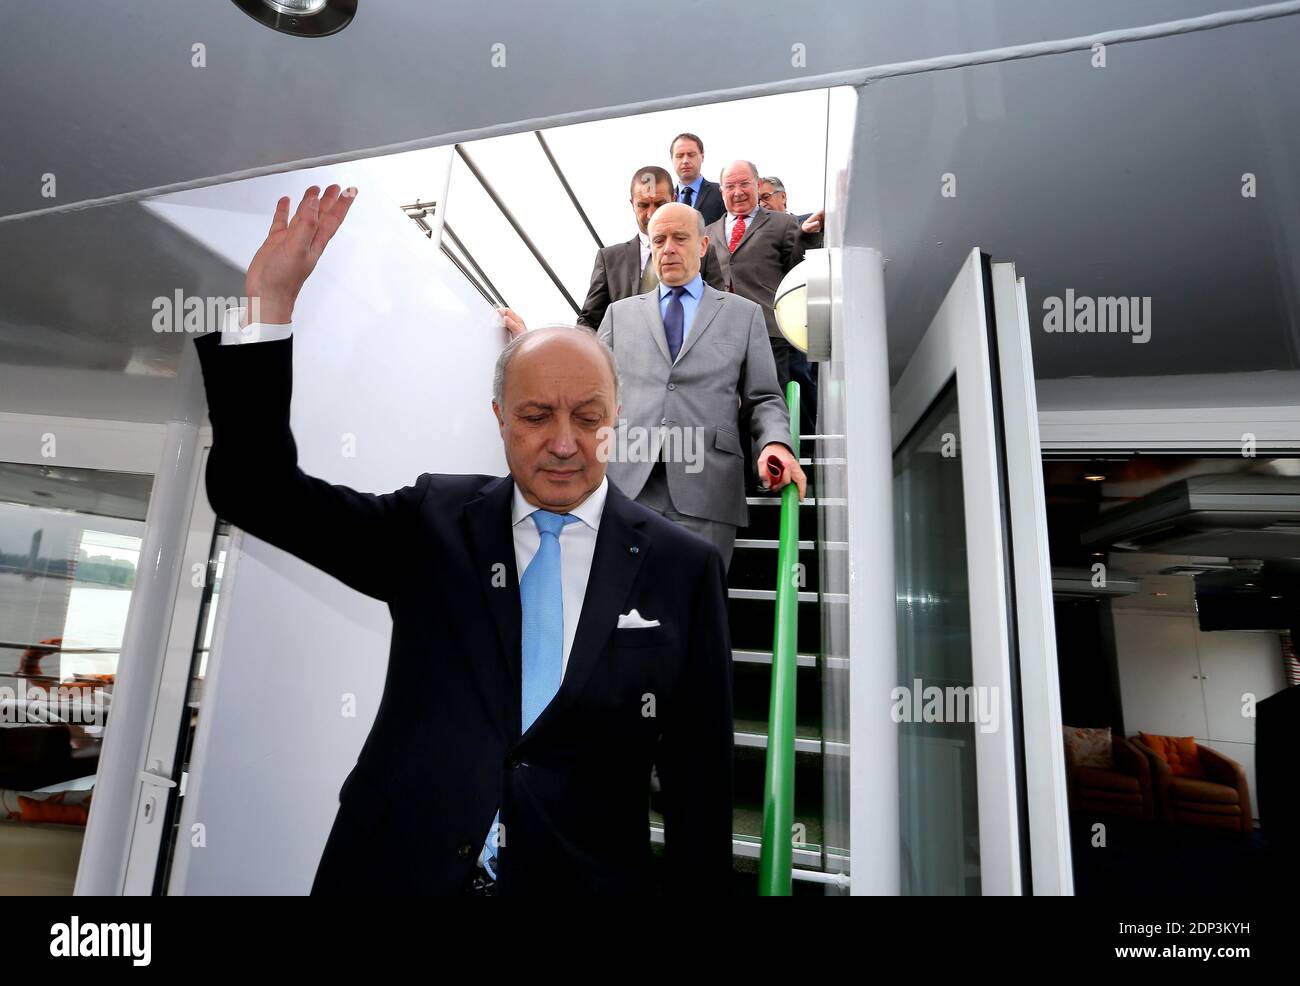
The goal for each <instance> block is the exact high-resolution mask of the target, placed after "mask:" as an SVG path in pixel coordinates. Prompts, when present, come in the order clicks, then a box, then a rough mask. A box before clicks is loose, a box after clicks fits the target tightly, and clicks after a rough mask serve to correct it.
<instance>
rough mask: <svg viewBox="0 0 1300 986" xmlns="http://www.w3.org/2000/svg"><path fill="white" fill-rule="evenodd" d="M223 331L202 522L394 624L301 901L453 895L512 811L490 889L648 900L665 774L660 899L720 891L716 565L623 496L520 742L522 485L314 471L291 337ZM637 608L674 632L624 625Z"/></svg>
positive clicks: (719, 597) (723, 776)
mask: <svg viewBox="0 0 1300 986" xmlns="http://www.w3.org/2000/svg"><path fill="white" fill-rule="evenodd" d="M218 335H219V333H215V332H214V333H210V334H208V335H205V336H201V337H199V338H197V339H196V340H195V345H196V346H197V348H198V351H199V358H200V363H201V367H202V371H203V379H204V385H205V387H206V388H207V395H208V408H209V415H210V417H211V420H212V429H213V445H212V450H211V452H210V454H209V458H208V467H207V476H206V487H207V493H208V499H209V500H210V501H211V504H212V507H213V509H214V510H215V511H216V512H217V513H218V514H219V515H220V516H222V517H224V518H226V519H227V520H228V521H229V522H230V523H232V524H234V525H236V526H238V527H240V528H242V529H243V530H245V531H247V532H248V533H250V534H252V535H255V536H256V537H259V538H261V539H263V540H264V541H268V542H270V543H271V544H273V545H276V546H277V547H279V548H282V549H284V550H285V551H288V552H289V553H290V554H293V555H295V556H296V557H298V558H301V559H302V560H303V561H305V562H307V563H308V564H309V565H314V566H315V567H317V568H319V569H321V570H322V571H325V572H328V573H329V574H330V575H332V576H334V577H335V578H337V579H339V580H340V581H342V582H344V583H345V584H347V585H349V586H351V587H352V588H353V589H356V590H357V591H358V592H362V593H365V594H366V595H368V596H372V597H374V598H376V599H381V600H383V601H384V602H386V603H387V604H388V608H389V612H390V613H391V614H392V618H393V634H392V644H391V649H390V651H389V658H388V674H387V679H386V681H385V684H384V692H383V697H382V699H381V701H380V706H379V711H378V714H377V715H376V717H375V722H374V725H373V727H372V728H371V730H370V734H369V736H367V738H366V741H365V744H364V746H363V747H362V750H361V753H360V756H359V757H358V758H357V764H356V766H355V767H354V768H353V770H352V771H351V773H349V774H348V776H347V779H346V780H345V781H344V783H343V786H342V789H341V790H340V792H339V810H338V814H337V816H336V817H335V820H334V827H333V829H332V830H331V832H330V836H329V841H328V843H327V844H326V846H325V850H324V853H323V854H322V856H321V861H320V865H319V867H318V869H317V872H316V879H315V883H314V884H313V887H312V892H313V893H316V894H352V895H357V894H366V893H369V894H376V893H379V894H444V895H445V894H455V893H457V892H458V891H459V889H460V888H461V886H462V885H463V883H464V881H465V880H466V878H467V876H468V875H469V874H470V872H471V871H472V870H473V869H474V867H475V861H476V859H477V857H478V854H479V851H480V849H481V848H482V845H483V840H484V837H485V836H486V835H487V833H488V830H489V828H490V827H491V825H492V820H493V817H494V814H495V812H496V811H497V809H498V807H500V810H501V822H502V825H503V827H504V840H503V841H504V844H503V845H502V846H501V847H500V849H499V856H498V862H499V868H498V876H499V886H498V890H499V892H500V893H501V894H503V895H509V894H538V895H541V894H545V895H548V896H552V895H556V894H565V893H578V894H623V893H644V892H646V891H647V890H649V889H651V850H650V833H649V822H648V817H649V812H648V799H649V779H650V772H651V766H652V764H654V765H657V769H658V774H659V780H660V784H661V797H662V807H663V813H664V830H665V832H664V838H665V852H666V860H665V866H666V870H665V889H666V890H668V891H669V892H670V893H675V892H681V893H687V892H689V893H691V894H697V893H701V892H707V893H722V894H725V893H728V892H729V889H730V879H731V791H732V739H733V732H732V731H733V729H734V726H733V722H732V699H731V649H730V638H729V632H728V627H727V610H726V584H725V583H726V575H725V573H724V571H723V566H722V559H721V557H720V556H719V555H718V552H717V550H716V549H715V548H714V547H713V546H712V545H711V544H708V543H707V542H705V541H704V540H702V539H701V538H698V537H696V536H695V535H693V534H690V533H688V532H687V531H686V530H685V529H683V528H681V527H679V526H678V525H676V524H673V523H672V522H670V521H668V520H665V519H664V518H663V517H661V516H660V515H659V514H657V513H655V512H653V511H651V510H648V509H646V508H644V507H641V506H640V505H638V504H636V503H634V502H632V501H631V500H629V499H627V497H625V496H623V495H622V494H621V493H620V492H619V491H618V489H617V488H615V487H614V486H613V484H610V487H609V492H608V496H607V499H606V501H605V507H604V512H603V514H602V517H601V521H600V530H599V534H598V536H597V540H596V548H595V557H594V558H593V560H592V567H591V575H590V581H589V583H588V588H587V595H586V599H585V601H584V603H583V609H582V616H581V620H580V622H579V624H578V629H577V635H576V637H575V639H574V642H573V646H572V650H571V652H570V655H569V663H568V667H567V669H566V672H565V674H564V678H563V681H562V684H561V686H560V690H559V692H558V693H557V694H556V697H555V699H554V700H553V701H552V702H551V704H550V705H549V706H547V708H546V709H545V710H544V711H543V712H542V714H541V716H539V717H538V719H537V721H536V722H535V723H534V724H533V725H532V726H531V727H530V728H529V729H528V731H527V732H526V733H525V734H523V735H522V736H521V735H520V718H521V714H520V701H521V699H520V685H521V679H520V661H521V657H520V648H521V632H522V631H521V616H520V603H519V577H518V573H517V572H516V571H515V554H514V541H513V535H512V531H511V499H512V493H513V488H514V483H513V481H512V480H511V479H510V477H508V476H506V477H493V476H460V475H436V474H431V473H424V474H422V475H421V476H420V477H419V478H418V479H417V480H416V481H415V483H414V484H413V485H410V486H406V487H404V488H402V489H400V490H397V491H395V492H392V493H385V494H382V495H377V494H374V493H362V492H358V491H356V490H353V489H350V488H348V487H346V486H342V485H331V484H330V483H328V482H325V481H324V480H322V479H318V478H316V477H313V476H309V475H307V474H305V473H304V472H303V471H302V470H301V469H300V468H299V467H298V465H297V447H296V445H295V443H294V438H293V435H292V433H291V431H290V429H289V404H290V392H291V387H292V365H293V339H292V338H290V339H285V340H282V341H275V342H259V343H245V344H242V345H234V346H231V345H227V346H221V345H219V339H218ZM502 565H503V566H504V569H505V572H506V584H505V585H504V586H494V585H493V578H494V570H495V572H497V573H499V572H500V571H501V569H500V567H499V566H502ZM633 608H635V609H636V610H638V612H639V613H640V614H641V616H642V617H644V618H645V619H647V620H651V619H658V620H659V621H660V624H661V625H660V626H658V627H653V628H649V629H633V628H622V629H618V628H617V623H618V616H619V614H620V613H627V612H629V611H630V610H632V609H633ZM286 618H287V619H290V620H291V619H292V616H291V615H290V616H287V617H286ZM231 659H237V655H231ZM647 709H650V711H651V712H652V713H653V714H647ZM290 740H291V737H290V736H289V735H288V734H286V736H285V741H286V742H289V741H290Z"/></svg>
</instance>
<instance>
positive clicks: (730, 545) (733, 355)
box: [498, 202, 807, 565]
mask: <svg viewBox="0 0 1300 986" xmlns="http://www.w3.org/2000/svg"><path fill="white" fill-rule="evenodd" d="M650 242H651V245H652V248H653V250H654V255H653V256H654V262H655V265H656V269H657V270H658V272H659V288H658V290H655V291H651V292H649V293H648V294H639V295H634V296H632V297H630V298H624V299H623V300H622V301H616V302H614V303H613V304H612V305H610V306H609V307H608V308H607V309H606V310H605V317H604V319H603V320H602V321H601V324H600V329H599V330H598V332H597V336H598V337H599V338H600V339H601V341H603V342H605V343H606V344H607V345H609V347H610V348H611V349H613V351H614V355H615V357H616V359H617V362H618V368H619V381H620V394H621V398H622V404H621V406H620V410H619V414H618V425H617V427H616V429H615V430H614V432H613V434H611V435H610V436H609V437H608V441H607V443H606V454H605V458H606V461H607V463H608V470H607V475H608V476H609V479H610V481H611V482H612V483H614V485H615V486H617V487H618V488H619V490H620V491H621V492H622V493H624V494H625V495H627V496H628V497H631V498H632V499H634V500H636V501H637V502H638V503H640V504H642V505H643V506H646V507H649V508H651V509H652V510H656V511H658V512H659V513H661V514H663V515H664V516H665V517H667V518H668V519H669V520H674V521H676V522H677V523H679V524H681V525H682V526H683V527H685V528H686V529H687V530H690V531H693V532H695V533H696V534H698V535H700V536H701V537H703V538H705V539H706V540H709V541H711V542H713V544H714V545H716V546H717V548H718V551H719V552H720V553H721V555H722V558H723V561H724V562H725V563H726V564H728V565H730V563H731V555H732V550H733V549H734V548H735V543H736V529H737V528H738V527H743V526H745V525H746V524H748V523H749V510H748V507H747V505H746V503H745V482H744V469H745V452H744V448H743V446H742V444H741V443H742V442H743V441H744V439H743V438H742V436H741V422H742V421H745V422H747V430H748V432H749V438H750V441H751V443H752V448H754V449H757V450H758V454H757V455H756V456H755V460H756V462H755V467H756V470H757V471H758V475H759V477H760V478H761V480H762V485H764V486H767V487H769V488H770V489H772V490H779V489H781V488H782V487H784V486H785V485H786V484H787V483H790V482H793V483H794V484H795V485H796V486H797V487H798V489H799V497H800V499H802V498H803V496H804V493H805V490H806V489H807V478H806V477H805V475H804V471H803V469H802V468H800V466H799V462H798V460H797V459H796V458H795V456H794V454H793V453H792V452H791V450H790V445H791V439H790V415H789V413H788V412H787V411H786V407H785V400H784V399H783V398H782V396H781V392H780V390H779V389H778V387H777V382H776V367H775V365H774V364H773V362H772V350H771V348H770V347H769V346H768V343H767V331H766V328H765V324H764V321H763V312H762V309H761V308H759V306H758V305H756V304H754V303H753V302H751V301H748V300H746V299H744V298H740V297H737V296H736V295H735V294H731V293H729V292H725V291H718V290H716V289H715V288H711V287H709V286H708V285H706V284H705V283H704V282H703V279H702V278H701V277H700V261H701V259H702V258H703V256H704V254H705V252H706V251H707V250H708V249H709V241H708V237H707V236H706V235H705V234H704V220H703V217H702V216H701V215H700V214H699V213H698V212H696V211H695V210H694V209H692V208H690V207H689V206H686V205H684V204H681V203H675V202H674V203H669V204H668V205H665V206H663V207H662V208H661V209H659V211H658V212H656V213H655V214H654V216H653V218H652V219H651V220H650ZM498 311H499V312H500V313H501V315H502V317H503V319H504V321H505V325H506V328H507V329H509V330H510V334H511V335H512V336H518V335H519V334H520V333H522V332H524V331H526V327H525V325H524V323H523V321H522V319H520V318H519V316H518V315H516V314H515V313H514V312H513V311H511V310H510V309H508V308H501V309H498ZM769 464H771V465H772V466H774V467H776V469H777V470H779V476H778V477H777V478H776V479H775V480H772V481H771V482H769V481H768V477H769V476H770V475H771V473H770V472H769ZM774 471H775V470H774Z"/></svg>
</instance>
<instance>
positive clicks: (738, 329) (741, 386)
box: [597, 285, 792, 527]
mask: <svg viewBox="0 0 1300 986" xmlns="http://www.w3.org/2000/svg"><path fill="white" fill-rule="evenodd" d="M597 335H598V337H599V338H600V339H601V340H602V341H603V342H605V343H606V344H607V345H609V346H610V347H611V348H612V349H613V350H614V355H615V356H616V357H617V358H618V368H619V376H620V378H621V383H622V392H621V395H620V397H621V400H622V405H623V409H622V412H621V413H620V415H619V422H618V427H617V431H616V434H615V436H614V440H613V441H612V442H611V443H610V444H611V447H610V449H609V452H610V455H609V465H608V475H609V479H610V482H612V483H613V484H614V485H616V486H617V487H618V488H619V489H620V490H621V491H622V492H623V493H625V494H626V495H627V496H629V497H632V498H633V499H635V498H636V497H637V496H638V495H639V494H640V493H641V490H642V489H643V488H644V487H645V484H646V480H647V479H648V478H649V477H650V472H651V470H652V469H653V468H654V464H655V462H656V461H657V459H658V447H659V444H660V443H662V442H664V441H667V442H668V444H667V448H668V449H669V453H670V454H668V455H666V456H665V458H666V460H667V466H666V469H667V474H668V492H669V494H670V495H671V497H672V501H673V506H674V507H675V508H676V509H677V510H678V511H680V512H681V513H684V514H687V515H688V516H691V517H703V518H705V519H707V520H713V521H720V522H722V523H726V524H735V525H736V526H737V527H744V526H745V525H746V524H747V523H748V522H749V511H748V508H747V507H746V505H745V459H744V451H743V449H742V447H741V444H740V443H741V437H740V422H741V421H742V420H744V419H745V417H746V416H748V420H749V432H750V435H749V437H750V440H751V441H752V442H753V448H754V452H755V455H757V453H758V452H759V451H760V450H761V449H762V448H763V447H764V446H765V445H767V444H768V443H769V442H779V443H780V444H782V445H784V446H786V447H787V448H789V447H790V446H791V444H792V443H791V440H790V415H789V412H788V411H787V410H786V406H785V399H784V398H783V397H782V395H781V391H780V385H779V384H778V383H777V379H776V363H775V362H774V360H773V359H772V347H771V345H769V343H768V341H767V332H766V331H765V329H764V323H763V311H762V309H761V308H759V306H758V305H756V304H754V303H753V302H752V301H748V300H747V299H745V298H740V297H737V296H736V295H734V294H730V293H728V292H725V291H719V290H717V289H716V288H711V287H709V286H707V285H706V286H705V288H704V293H703V294H702V295H701V297H700V305H699V308H698V309H697V310H696V312H695V320H694V321H693V322H692V323H691V327H690V329H689V330H688V331H687V333H686V339H685V341H684V342H683V343H682V348H681V351H680V352H679V353H678V354H677V360H676V362H671V361H670V360H669V358H668V341H667V339H666V337H665V335H664V324H663V319H662V318H661V317H660V315H659V292H658V291H650V292H647V293H646V294H639V295H633V296H632V297H631V298H625V299H623V300H622V301H616V302H614V303H613V304H612V305H610V306H609V308H607V309H606V310H605V318H604V319H603V320H602V321H601V323H600V329H599V330H598V331H597ZM665 429H666V431H665ZM673 452H676V453H677V454H672V453H673Z"/></svg>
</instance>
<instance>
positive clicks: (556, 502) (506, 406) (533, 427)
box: [492, 326, 618, 513]
mask: <svg viewBox="0 0 1300 986" xmlns="http://www.w3.org/2000/svg"><path fill="white" fill-rule="evenodd" d="M492 410H493V412H494V413H495V414H496V417H497V424H498V426H499V429H500V432H501V440H502V443H503V444H504V447H505V454H506V461H507V463H509V465H510V474H511V476H512V477H513V478H514V481H515V485H516V486H518V487H519V491H520V493H522V494H523V496H524V499H525V500H527V501H528V502H529V503H530V504H532V505H533V506H537V507H541V508H543V509H545V510H551V511H554V512H556V513H565V512H567V511H569V510H571V509H572V508H573V507H576V506H577V505H578V504H580V503H582V501H583V500H585V499H586V498H587V497H588V496H589V495H590V494H591V492H592V491H593V490H594V489H596V487H598V486H599V485H600V483H601V480H603V479H604V478H605V456H604V455H603V454H601V452H602V450H601V445H602V442H603V441H604V440H606V439H607V437H608V434H609V432H610V431H611V429H612V428H613V424H614V420H615V416H616V414H617V413H618V368H617V365H616V364H615V361H614V354H613V352H611V351H610V349H609V347H608V346H606V345H604V344H603V343H601V342H600V341H599V340H597V339H596V337H595V335H593V334H592V333H591V332H589V331H588V330H586V329H580V328H575V327H573V326H554V327H549V328H544V329H537V330H535V331H532V332H525V333H524V334H523V335H521V336H519V337H518V338H517V339H514V340H513V341H512V342H511V343H510V345H508V346H506V348H505V349H503V350H502V351H501V355H500V356H499V357H498V358H497V367H496V375H495V378H494V380H493V395H492Z"/></svg>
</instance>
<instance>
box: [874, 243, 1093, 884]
mask: <svg viewBox="0 0 1300 986" xmlns="http://www.w3.org/2000/svg"><path fill="white" fill-rule="evenodd" d="M891 406H892V411H893V420H892V432H893V447H894V517H895V545H894V547H895V592H896V605H897V632H898V657H897V660H898V667H897V686H896V688H895V689H894V692H893V694H892V695H891V715H892V716H893V718H894V720H895V722H896V723H897V724H898V728H899V794H900V799H899V812H900V815H899V852H900V860H899V863H900V870H901V888H902V891H903V893H908V894H1022V893H1023V894H1028V893H1069V892H1070V886H1069V878H1068V871H1069V859H1068V852H1069V849H1068V841H1067V839H1066V829H1065V821H1064V820H1065V808H1064V804H1065V799H1064V777H1063V773H1062V772H1061V771H1060V770H1059V767H1058V766H1057V765H1056V764H1055V761H1056V760H1059V757H1054V756H1053V755H1052V754H1053V753H1054V752H1056V751H1059V750H1060V748H1061V738H1060V732H1061V731H1060V717H1059V713H1058V712H1057V711H1056V710H1057V709H1058V708H1059V699H1057V697H1056V672H1055V665H1056V654H1055V645H1054V640H1053V637H1052V634H1051V633H1048V632H1047V631H1049V630H1051V629H1052V622H1051V618H1052V615H1051V606H1050V585H1051V580H1050V565H1049V562H1048V558H1047V549H1046V533H1045V530H1046V525H1045V516H1046V511H1045V507H1044V503H1043V492H1042V477H1041V471H1040V469H1039V453H1038V432H1037V423H1036V415H1037V404H1036V401H1035V399H1034V392H1033V373H1032V359H1031V357H1030V350H1029V333H1028V318H1027V312H1026V308H1025V300H1024V284H1023V281H1021V280H1018V279H1017V278H1016V276H1015V269H1014V266H1013V265H1011V264H991V263H990V262H989V259H988V258H987V257H986V256H984V255H983V254H981V253H980V252H979V251H978V250H973V251H971V253H970V255H969V256H968V257H967V259H966V262H965V263H964V264H963V266H962V269H961V271H960V273H959V274H958V276H957V279H956V280H955V281H954V282H953V285H952V287H951V288H950V289H949V291H948V294H947V296H946V297H945V298H944V301H943V304H942V305H941V306H940V308H939V311H938V313H937V314H936V315H935V317H934V320H933V321H932V322H931V324H930V326H929V328H928V329H927V331H926V333H925V336H924V337H923V338H922V340H921V343H920V345H919V346H918V348H917V350H916V353H915V355H914V356H913V358H912V360H911V362H910V363H909V364H908V366H907V368H906V369H905V370H904V372H903V374H902V376H901V377H900V378H899V381H898V383H897V385H896V386H895V387H894V389H893V392H892V394H891ZM1031 793H1032V797H1031Z"/></svg>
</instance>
